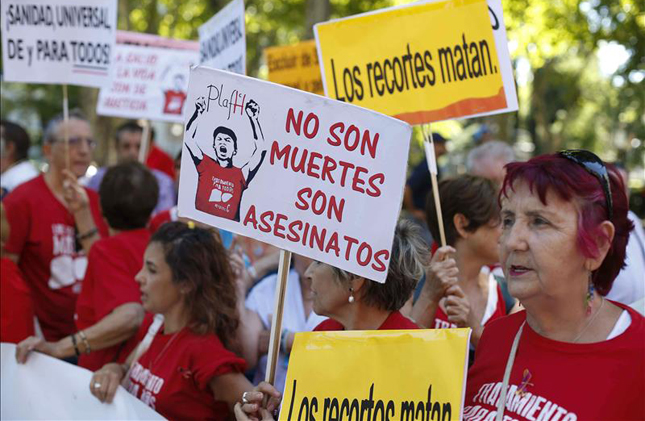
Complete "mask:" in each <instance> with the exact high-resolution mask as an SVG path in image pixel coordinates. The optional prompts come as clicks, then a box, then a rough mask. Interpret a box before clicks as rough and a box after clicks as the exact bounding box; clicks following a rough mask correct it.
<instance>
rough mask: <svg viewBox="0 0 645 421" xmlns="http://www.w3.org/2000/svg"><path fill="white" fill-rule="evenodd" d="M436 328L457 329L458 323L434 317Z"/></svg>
mask: <svg viewBox="0 0 645 421" xmlns="http://www.w3.org/2000/svg"><path fill="white" fill-rule="evenodd" d="M434 328H435V329H456V328H457V325H456V324H454V323H450V322H447V321H445V320H441V319H434Z"/></svg>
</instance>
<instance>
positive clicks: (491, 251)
mask: <svg viewBox="0 0 645 421" xmlns="http://www.w3.org/2000/svg"><path fill="white" fill-rule="evenodd" d="M501 234H502V225H501V223H500V221H499V220H498V219H497V218H494V219H492V220H490V221H489V222H488V223H487V224H485V225H482V226H480V227H479V228H477V230H476V231H475V232H473V233H471V235H470V236H469V237H468V244H469V247H470V248H471V250H472V252H473V255H476V256H478V257H479V258H481V259H482V263H483V264H485V265H494V264H497V263H499V249H498V243H499V238H500V235H501Z"/></svg>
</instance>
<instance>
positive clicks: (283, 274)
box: [264, 250, 291, 384]
mask: <svg viewBox="0 0 645 421" xmlns="http://www.w3.org/2000/svg"><path fill="white" fill-rule="evenodd" d="M290 265H291V252H290V251H286V250H280V265H279V266H278V283H277V284H276V286H275V301H274V303H275V304H274V306H273V319H272V320H271V336H270V339H269V354H268V356H267V369H266V376H265V377H264V381H265V382H267V383H270V384H273V383H274V382H275V372H276V366H277V364H278V356H279V354H280V336H281V334H282V313H283V312H284V298H285V295H286V292H287V280H288V279H289V267H290Z"/></svg>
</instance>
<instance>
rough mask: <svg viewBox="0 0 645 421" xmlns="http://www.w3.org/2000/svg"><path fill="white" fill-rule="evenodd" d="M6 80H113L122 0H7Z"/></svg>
mask: <svg viewBox="0 0 645 421" xmlns="http://www.w3.org/2000/svg"><path fill="white" fill-rule="evenodd" d="M0 10H1V13H2V18H1V19H2V67H3V75H2V77H3V81H6V82H26V83H50V84H65V83H66V84H70V85H81V86H94V87H100V86H102V85H103V84H105V83H107V82H108V81H109V68H110V64H111V57H112V51H113V49H114V45H115V40H116V13H117V0H3V1H2V5H1V9H0Z"/></svg>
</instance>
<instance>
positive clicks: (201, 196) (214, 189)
mask: <svg viewBox="0 0 645 421" xmlns="http://www.w3.org/2000/svg"><path fill="white" fill-rule="evenodd" d="M206 108H207V104H206V100H205V99H204V98H203V97H201V98H200V99H198V101H197V103H196V104H195V111H194V112H193V115H192V117H191V118H190V120H189V121H188V124H187V125H186V131H187V132H189V131H190V130H191V128H192V129H193V132H192V136H190V138H189V137H186V139H187V140H188V139H194V138H195V134H196V133H197V120H198V118H199V116H200V115H201V114H202V113H203V112H204V111H205V110H206ZM244 109H245V111H246V115H247V116H248V117H249V122H250V124H251V130H252V132H253V142H254V147H253V152H252V153H251V157H250V158H249V160H248V161H246V162H245V163H244V164H243V165H242V166H241V167H236V166H234V165H233V157H234V156H235V155H236V154H237V141H238V139H237V135H236V134H235V132H233V130H231V129H229V128H228V127H226V126H218V127H217V128H216V129H215V130H214V131H213V152H214V153H215V159H213V158H211V157H210V156H209V155H208V154H205V153H204V151H202V150H201V148H200V147H199V145H198V144H197V143H195V142H194V143H193V144H192V145H189V144H188V142H187V143H186V148H187V149H188V152H189V153H190V156H191V157H192V159H193V163H194V164H195V167H196V168H197V172H198V173H199V184H198V186H197V197H196V198H195V207H196V208H197V209H198V210H200V211H202V212H206V213H209V214H211V215H215V216H219V217H221V218H227V219H232V220H234V221H239V220H240V203H241V201H242V194H243V193H244V190H246V188H247V187H248V185H249V183H250V182H251V180H253V177H255V174H257V171H258V169H259V168H260V165H261V164H262V161H263V160H264V156H265V155H266V150H265V144H264V134H263V133H262V128H261V127H260V121H259V115H260V107H259V105H258V104H257V103H256V102H255V101H253V100H250V101H248V102H247V103H246V105H245V107H244Z"/></svg>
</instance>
